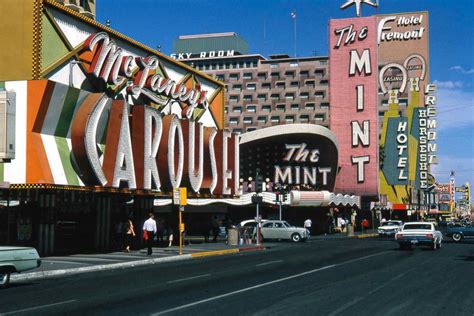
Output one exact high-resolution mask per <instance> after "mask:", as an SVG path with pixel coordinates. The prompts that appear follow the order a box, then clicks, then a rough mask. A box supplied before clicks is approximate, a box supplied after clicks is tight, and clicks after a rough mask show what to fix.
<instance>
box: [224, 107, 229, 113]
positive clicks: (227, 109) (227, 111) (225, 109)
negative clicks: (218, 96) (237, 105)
mask: <svg viewBox="0 0 474 316" xmlns="http://www.w3.org/2000/svg"><path fill="white" fill-rule="evenodd" d="M224 113H225V114H227V113H229V108H228V107H227V106H226V107H225V108H224Z"/></svg>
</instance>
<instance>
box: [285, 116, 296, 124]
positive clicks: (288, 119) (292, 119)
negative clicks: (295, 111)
mask: <svg viewBox="0 0 474 316" xmlns="http://www.w3.org/2000/svg"><path fill="white" fill-rule="evenodd" d="M285 121H286V123H293V122H294V121H295V116H294V115H287V116H285Z"/></svg>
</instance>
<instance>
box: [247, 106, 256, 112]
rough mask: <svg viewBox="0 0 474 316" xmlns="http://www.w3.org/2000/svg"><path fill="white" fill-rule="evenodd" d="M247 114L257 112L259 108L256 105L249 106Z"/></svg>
mask: <svg viewBox="0 0 474 316" xmlns="http://www.w3.org/2000/svg"><path fill="white" fill-rule="evenodd" d="M247 112H257V106H256V105H248V106H247Z"/></svg>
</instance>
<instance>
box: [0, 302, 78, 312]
mask: <svg viewBox="0 0 474 316" xmlns="http://www.w3.org/2000/svg"><path fill="white" fill-rule="evenodd" d="M75 301H77V300H69V301H64V302H58V303H52V304H47V305H40V306H35V307H30V308H25V309H19V310H16V311H13V312H6V313H2V314H1V315H13V314H18V313H24V312H31V311H34V310H37V309H42V308H48V307H52V306H57V305H64V304H68V303H72V302H75Z"/></svg>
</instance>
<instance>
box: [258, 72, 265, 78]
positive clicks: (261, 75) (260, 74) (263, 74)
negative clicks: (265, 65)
mask: <svg viewBox="0 0 474 316" xmlns="http://www.w3.org/2000/svg"><path fill="white" fill-rule="evenodd" d="M257 77H258V79H267V73H266V72H259V73H258V74H257Z"/></svg>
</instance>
